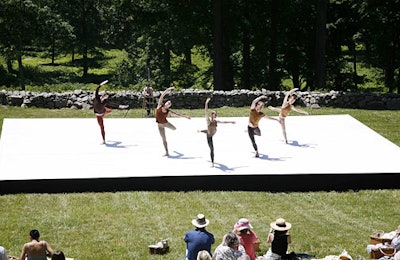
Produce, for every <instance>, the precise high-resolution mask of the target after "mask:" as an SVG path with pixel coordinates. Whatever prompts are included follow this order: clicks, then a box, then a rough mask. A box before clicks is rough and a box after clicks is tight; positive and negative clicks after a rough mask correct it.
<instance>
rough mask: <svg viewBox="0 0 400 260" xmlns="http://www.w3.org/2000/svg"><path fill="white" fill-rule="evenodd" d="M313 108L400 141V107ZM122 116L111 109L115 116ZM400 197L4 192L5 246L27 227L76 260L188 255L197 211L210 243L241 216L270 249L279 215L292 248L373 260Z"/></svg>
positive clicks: (23, 113)
mask: <svg viewBox="0 0 400 260" xmlns="http://www.w3.org/2000/svg"><path fill="white" fill-rule="evenodd" d="M307 111H308V112H310V114H312V115H318V114H350V115H352V116H353V117H355V118H356V119H358V120H360V121H361V122H363V123H364V124H366V125H367V126H369V127H371V128H372V129H374V130H375V131H377V132H378V133H379V134H381V135H383V136H384V137H386V138H387V139H389V140H390V141H392V142H394V143H395V144H397V145H400V134H399V131H398V122H399V121H400V111H369V110H351V109H332V108H322V109H319V110H307ZM177 112H182V113H185V114H190V115H191V116H193V117H196V116H198V117H200V116H203V114H204V112H203V110H201V109H199V110H190V111H188V110H180V111H177ZM218 112H219V116H220V117H225V116H247V115H248V107H244V108H220V109H218ZM124 114H125V112H124V111H114V112H113V114H112V115H110V116H111V117H123V116H124ZM141 115H142V111H141V110H140V109H133V110H130V111H129V113H128V115H127V117H141ZM7 117H12V118H58V117H60V118H66V117H69V118H91V117H93V112H92V111H84V110H68V109H61V110H48V109H36V108H30V109H22V108H15V107H0V125H2V122H3V119H4V118H7ZM21 163H23V162H21ZM0 174H1V173H0ZM54 174H57V172H55V173H54ZM394 181H396V180H394ZM244 185H245V184H244ZM399 198H400V190H361V191H357V192H355V191H347V192H333V191H332V192H301V193H295V192H287V193H270V192H242V191H232V192H226V191H224V192H222V191H221V192H203V191H193V192H179V191H173V192H142V191H133V192H115V193H70V194H16V195H3V196H0V205H1V206H2V210H1V213H0V219H1V220H2V225H1V232H0V244H1V245H2V246H4V247H5V248H6V249H7V251H8V253H9V254H10V255H15V256H19V254H20V252H21V249H22V245H23V244H24V243H25V242H27V241H28V239H29V236H28V233H29V231H30V230H31V229H38V230H39V231H40V232H41V235H42V236H41V238H42V239H44V240H47V241H48V242H49V243H50V244H51V246H52V247H53V249H59V250H63V251H64V252H65V253H66V255H67V256H69V257H74V258H75V259H184V253H185V243H184V242H183V239H182V238H183V235H184V234H185V232H186V231H188V230H189V229H192V228H193V227H192V225H191V220H192V219H193V218H195V217H196V214H197V213H204V214H205V215H206V217H207V218H209V219H210V221H211V223H210V225H209V227H207V229H208V230H209V231H210V232H212V233H213V234H214V235H215V238H216V244H215V245H214V246H213V249H215V247H216V246H217V244H219V243H220V241H221V239H222V237H223V235H224V234H225V233H226V232H228V231H231V230H232V228H233V225H234V223H235V222H236V221H237V220H238V219H239V218H241V217H247V218H249V219H250V221H251V223H252V225H253V226H254V231H255V232H256V233H257V234H258V236H259V237H260V239H261V241H262V244H261V252H259V254H263V253H265V252H266V251H267V249H268V248H269V247H268V245H267V244H266V238H267V234H268V230H269V223H270V222H272V221H274V220H275V219H276V218H278V217H283V218H285V219H286V220H287V221H289V222H291V223H292V225H293V226H292V230H291V234H292V241H293V242H292V244H291V245H290V246H289V250H291V251H292V250H293V251H295V252H297V253H309V254H315V255H316V256H317V257H318V258H323V257H324V256H326V255H331V254H335V255H338V254H340V252H341V251H342V250H343V249H346V250H347V251H348V252H349V254H350V255H351V256H352V257H353V259H359V258H368V254H367V252H366V250H365V247H366V245H367V244H368V242H369V235H370V234H371V233H372V232H374V231H376V230H384V231H391V230H394V229H396V228H397V226H398V225H399V224H400V222H399V218H398V213H399V210H397V208H396V205H397V204H398V201H399ZM164 238H167V239H169V245H170V248H171V250H170V252H169V253H168V254H166V255H164V256H159V255H149V251H148V247H147V246H148V245H149V244H152V243H153V242H156V241H159V240H161V239H164Z"/></svg>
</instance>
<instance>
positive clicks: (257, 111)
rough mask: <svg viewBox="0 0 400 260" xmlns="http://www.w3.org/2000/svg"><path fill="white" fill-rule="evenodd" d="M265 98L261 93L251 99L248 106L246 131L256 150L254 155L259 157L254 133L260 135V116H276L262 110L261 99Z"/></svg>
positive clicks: (262, 103)
mask: <svg viewBox="0 0 400 260" xmlns="http://www.w3.org/2000/svg"><path fill="white" fill-rule="evenodd" d="M264 98H266V96H264V95H262V96H259V97H257V98H255V99H254V100H253V102H251V106H250V116H249V124H248V126H247V131H248V134H249V137H250V140H251V144H252V145H253V148H254V151H255V152H256V155H255V156H256V157H259V156H260V154H259V153H258V147H257V144H256V140H255V138H254V136H255V135H258V136H261V130H260V128H258V122H259V121H260V120H261V118H263V117H266V118H268V119H271V120H276V121H278V120H277V119H276V118H273V117H270V116H267V115H266V114H264V113H263V112H262V110H263V108H264V102H263V101H261V99H264Z"/></svg>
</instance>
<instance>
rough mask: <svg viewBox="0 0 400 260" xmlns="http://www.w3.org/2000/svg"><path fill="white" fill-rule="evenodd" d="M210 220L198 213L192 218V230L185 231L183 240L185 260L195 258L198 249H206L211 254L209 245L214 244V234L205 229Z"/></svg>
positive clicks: (193, 259)
mask: <svg viewBox="0 0 400 260" xmlns="http://www.w3.org/2000/svg"><path fill="white" fill-rule="evenodd" d="M209 223H210V221H209V220H208V219H206V218H205V216H204V215H203V214H198V215H197V219H193V220H192V225H193V226H195V227H196V229H194V230H189V231H188V232H186V234H185V236H184V238H183V240H184V241H185V242H186V257H185V259H186V260H196V259H197V255H198V253H199V251H201V250H206V251H207V252H208V253H209V254H210V255H211V245H212V244H214V241H215V239H214V235H213V234H211V233H210V232H208V231H207V230H206V227H207V226H208V224H209Z"/></svg>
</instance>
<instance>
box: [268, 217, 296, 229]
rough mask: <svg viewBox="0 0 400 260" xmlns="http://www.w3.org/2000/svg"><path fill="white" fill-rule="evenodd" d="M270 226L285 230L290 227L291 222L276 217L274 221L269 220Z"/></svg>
mask: <svg viewBox="0 0 400 260" xmlns="http://www.w3.org/2000/svg"><path fill="white" fill-rule="evenodd" d="M270 226H271V228H273V229H274V230H278V231H286V230H289V229H290V228H291V227H292V224H290V223H289V222H286V220H285V219H283V218H278V219H277V220H275V221H274V222H271V224H270Z"/></svg>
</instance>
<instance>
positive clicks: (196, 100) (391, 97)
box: [0, 89, 400, 110]
mask: <svg viewBox="0 0 400 260" xmlns="http://www.w3.org/2000/svg"><path fill="white" fill-rule="evenodd" d="M108 94H109V95H110V99H111V100H112V101H114V102H116V103H120V104H128V105H129V106H130V107H131V108H140V107H142V100H143V99H142V95H141V93H139V92H133V91H119V92H108ZM260 95H265V96H267V98H266V99H265V100H264V101H265V102H266V104H267V105H272V106H280V105H281V103H282V100H283V98H284V92H281V91H267V90H262V91H250V90H233V91H206V90H190V89H189V90H183V91H177V92H173V93H171V94H169V95H167V96H166V98H165V100H168V99H169V100H171V101H172V102H173V107H174V108H186V109H195V108H203V107H204V101H205V100H206V98H207V97H210V96H211V97H212V99H211V101H210V108H212V107H223V106H230V107H243V106H249V105H250V103H251V101H252V100H253V99H254V98H256V97H258V96H260ZM159 96H160V92H156V93H155V99H156V101H157V99H158V97H159ZM0 104H1V105H6V106H21V107H40V108H49V109H61V108H71V109H92V105H93V92H89V91H82V90H76V91H73V92H65V93H36V92H29V91H6V90H1V91H0ZM295 104H296V106H303V107H310V108H319V107H337V108H359V109H375V110H384V109H385V110H398V109H400V95H399V94H374V93H353V92H337V91H331V92H329V93H319V92H299V93H298V100H297V101H296V103H295Z"/></svg>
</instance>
